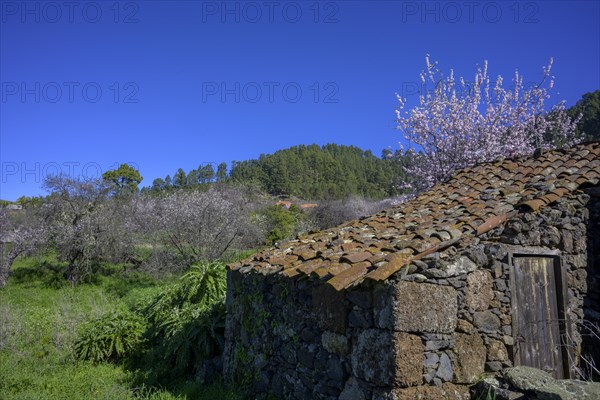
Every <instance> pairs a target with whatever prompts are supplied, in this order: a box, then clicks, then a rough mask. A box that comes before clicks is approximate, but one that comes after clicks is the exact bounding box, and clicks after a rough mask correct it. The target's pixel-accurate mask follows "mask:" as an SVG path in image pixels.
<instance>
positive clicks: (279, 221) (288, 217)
mask: <svg viewBox="0 0 600 400" xmlns="http://www.w3.org/2000/svg"><path fill="white" fill-rule="evenodd" d="M262 214H263V215H264V217H265V223H266V227H267V232H268V233H267V244H269V245H272V244H275V243H276V242H279V241H281V240H284V239H289V238H291V237H292V236H295V234H297V233H298V228H299V227H300V224H301V222H302V221H303V220H305V219H306V216H305V215H304V213H303V212H302V210H300V209H299V208H298V206H296V205H295V204H292V206H291V207H290V208H289V209H285V208H284V207H283V206H281V205H272V206H268V207H265V209H264V210H263V211H262Z"/></svg>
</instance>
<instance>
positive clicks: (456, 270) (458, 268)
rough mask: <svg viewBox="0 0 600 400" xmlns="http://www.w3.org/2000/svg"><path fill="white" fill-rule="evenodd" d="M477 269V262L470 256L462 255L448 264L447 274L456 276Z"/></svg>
mask: <svg viewBox="0 0 600 400" xmlns="http://www.w3.org/2000/svg"><path fill="white" fill-rule="evenodd" d="M476 269H477V264H475V263H474V262H473V261H471V260H470V259H469V258H468V257H465V256H461V257H459V258H458V259H457V260H455V261H454V262H452V263H451V264H448V265H447V266H446V274H447V276H455V275H460V274H466V273H469V272H473V271H475V270H476Z"/></svg>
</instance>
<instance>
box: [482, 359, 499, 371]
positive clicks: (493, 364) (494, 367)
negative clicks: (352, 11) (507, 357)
mask: <svg viewBox="0 0 600 400" xmlns="http://www.w3.org/2000/svg"><path fill="white" fill-rule="evenodd" d="M501 369H502V363H501V362H500V361H489V362H486V363H485V370H486V371H491V372H498V371H500V370H501Z"/></svg>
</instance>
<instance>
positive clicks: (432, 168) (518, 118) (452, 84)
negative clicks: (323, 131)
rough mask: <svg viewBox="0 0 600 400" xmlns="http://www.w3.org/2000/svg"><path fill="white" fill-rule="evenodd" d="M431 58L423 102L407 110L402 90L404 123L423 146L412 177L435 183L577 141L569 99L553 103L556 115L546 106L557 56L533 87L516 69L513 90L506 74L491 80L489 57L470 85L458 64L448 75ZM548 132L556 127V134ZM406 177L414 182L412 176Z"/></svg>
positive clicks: (407, 137)
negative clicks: (504, 159) (458, 73)
mask: <svg viewBox="0 0 600 400" xmlns="http://www.w3.org/2000/svg"><path fill="white" fill-rule="evenodd" d="M425 61H426V69H425V70H424V71H423V72H421V81H422V84H423V89H424V90H423V93H421V95H420V99H419V105H418V106H416V107H415V108H413V109H412V110H410V111H405V112H404V113H402V110H403V109H404V107H405V105H406V100H405V99H402V98H401V97H400V96H398V100H399V102H400V107H399V110H398V111H397V122H398V129H399V130H400V131H402V133H403V135H404V139H405V140H407V141H408V142H409V143H411V145H414V146H416V148H417V150H418V151H412V152H410V154H409V155H410V158H411V162H412V163H413V167H411V168H409V169H406V171H407V172H408V176H409V177H412V179H414V177H419V179H424V182H425V186H432V185H434V184H436V183H438V182H443V181H445V180H447V179H448V178H449V177H451V176H452V175H453V174H454V172H455V171H456V170H457V169H460V168H464V167H467V166H470V165H473V164H475V163H479V162H483V161H491V160H494V159H496V158H498V157H513V156H517V155H524V154H530V153H533V151H534V150H535V149H537V148H541V149H548V148H552V147H555V146H556V145H557V144H567V145H568V144H572V143H574V142H575V140H576V135H575V126H576V122H577V121H573V120H572V119H571V118H570V117H569V116H568V115H567V113H566V111H565V106H564V102H561V103H559V104H558V105H555V106H554V107H552V110H551V114H552V118H547V116H548V113H547V112H546V111H545V103H544V102H545V100H546V99H548V98H549V92H550V90H551V89H552V87H553V85H554V78H553V77H551V76H550V70H551V67H552V59H551V60H550V63H549V65H548V66H547V67H545V68H544V74H543V77H542V79H541V81H540V82H539V83H538V84H537V85H535V86H534V87H532V88H526V87H525V86H524V85H523V77H522V76H521V75H519V73H518V71H516V72H515V79H514V84H515V87H514V89H512V90H506V89H505V88H504V87H503V86H502V82H503V79H502V77H501V76H499V77H498V78H497V79H496V82H495V84H494V85H493V86H490V77H489V76H488V72H487V61H486V62H484V65H483V67H478V69H477V73H476V74H475V82H473V83H472V84H470V85H469V84H467V83H466V82H465V80H464V79H463V78H459V79H458V80H457V79H456V78H455V77H454V73H453V71H452V70H450V73H449V75H448V76H443V75H442V73H441V72H440V70H439V69H438V68H437V64H436V63H433V64H432V63H430V62H429V56H427V57H426V59H425ZM548 132H553V135H551V136H550V140H549V139H548V138H549V136H548V135H547V133H548ZM402 153H403V154H404V152H402ZM404 183H405V184H408V185H410V183H411V182H410V179H409V180H408V181H407V180H404ZM413 189H415V188H413Z"/></svg>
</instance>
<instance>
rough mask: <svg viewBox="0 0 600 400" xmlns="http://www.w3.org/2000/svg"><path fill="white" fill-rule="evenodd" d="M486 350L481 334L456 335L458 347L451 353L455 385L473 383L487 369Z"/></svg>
mask: <svg viewBox="0 0 600 400" xmlns="http://www.w3.org/2000/svg"><path fill="white" fill-rule="evenodd" d="M485 357H486V348H485V345H484V343H483V339H482V338H481V336H480V335H479V334H477V333H476V334H473V335H469V334H464V333H457V334H456V345H455V347H454V350H453V351H452V352H451V353H450V358H451V359H452V367H453V370H454V383H473V382H475V381H476V380H477V378H478V377H479V376H480V375H481V374H482V373H483V371H484V369H485Z"/></svg>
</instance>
